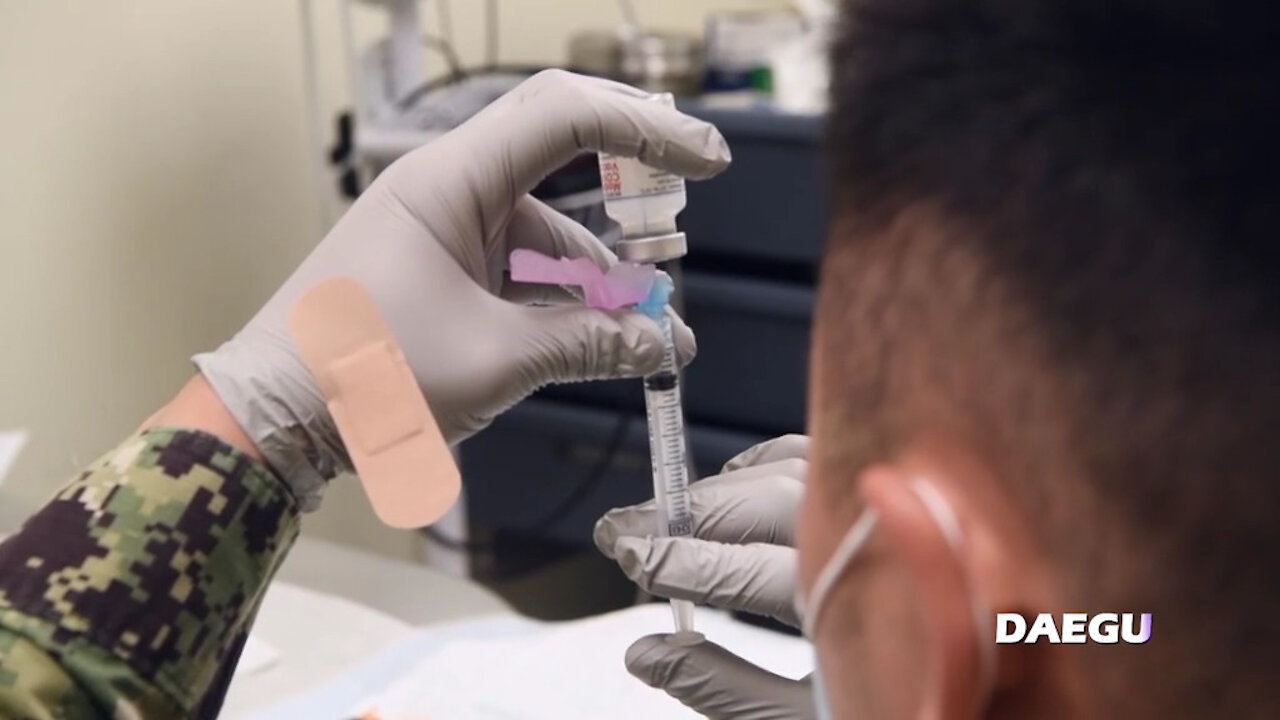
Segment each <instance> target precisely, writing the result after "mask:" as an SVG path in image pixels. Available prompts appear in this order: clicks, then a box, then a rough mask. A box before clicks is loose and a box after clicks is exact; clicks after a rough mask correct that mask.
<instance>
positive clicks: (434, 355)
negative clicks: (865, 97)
mask: <svg viewBox="0 0 1280 720" xmlns="http://www.w3.org/2000/svg"><path fill="white" fill-rule="evenodd" d="M647 97H648V95H647V94H646V93H644V92H642V91H640V90H637V89H635V88H632V87H629V86H626V85H622V84H619V83H614V82H609V81H605V80H599V79H595V78H587V77H583V76H578V75H573V74H571V73H567V72H563V71H546V72H542V73H539V74H538V75H536V76H534V77H533V78H530V79H529V80H527V81H525V82H524V83H522V84H521V85H520V86H519V87H517V88H516V89H515V90H513V91H511V92H510V93H508V94H507V95H505V96H503V97H501V98H499V99H498V100H497V101H495V102H494V103H492V104H491V105H489V106H488V107H486V108H485V109H484V110H483V111H481V112H480V113H478V114H477V115H476V116H475V117H473V118H471V119H470V120H468V121H467V122H466V123H464V124H463V125H461V126H459V127H458V128H457V129H455V130H453V131H452V132H450V133H448V134H446V135H444V136H443V137H441V138H440V139H438V140H436V141H434V142H432V143H430V144H428V145H425V146H423V147H421V148H419V149H417V150H415V151H414V152H412V153H410V154H408V155H406V156H405V157H403V158H401V159H400V160H398V161H397V162H395V163H394V164H393V165H392V166H391V167H389V168H387V169H386V170H385V171H384V172H383V173H382V174H381V175H380V176H379V177H378V178H377V180H376V181H375V182H374V183H373V184H372V185H371V186H370V187H369V189H368V190H367V191H366V192H365V193H364V194H362V195H361V196H360V197H359V199H357V200H356V202H355V204H354V205H353V206H352V207H351V209H350V210H349V211H348V212H347V213H346V214H345V215H344V216H343V217H342V219H341V220H340V221H339V222H338V223H337V225H336V226H335V227H334V228H333V230H332V231H331V232H330V233H329V234H328V236H327V237H325V238H324V240H323V241H322V242H321V243H320V245H319V246H318V247H317V248H316V249H315V251H314V252H312V253H311V255H310V257H308V258H307V259H306V260H305V261H304V262H303V263H302V265H301V266H300V267H299V268H298V269H297V271H295V272H294V274H293V275H292V277H290V278H289V279H288V280H287V281H286V282H285V283H284V285H283V286H282V287H281V288H280V290H279V291H278V292H276V294H275V296H274V297H272V298H271V300H270V301H268V302H267V304H266V306H265V307H263V308H262V310H261V311H260V312H259V313H258V314H257V315H256V316H255V317H254V318H253V319H252V320H251V321H250V322H249V324H248V325H247V326H246V327H245V328H244V329H243V330H242V331H240V333H238V334H237V335H236V336H235V338H234V339H232V340H231V341H230V342H227V343H225V344H224V345H222V346H221V347H220V348H218V349H217V350H216V351H214V352H212V353H206V354H202V355H198V356H196V358H195V362H196V364H197V366H198V367H199V369H200V371H201V372H202V373H203V374H204V376H205V377H206V378H207V380H208V381H209V383H210V385H211V386H212V387H213V389H214V391H215V392H216V393H217V395H218V396H219V398H220V399H221V400H222V401H223V403H224V404H225V405H226V406H227V408H228V409H229V410H230V412H231V414H232V415H233V416H234V417H235V418H236V420H237V422H238V423H239V424H240V425H241V427H243V428H244V430H245V431H246V433H247V434H248V435H249V437H250V439H251V440H253V441H254V442H255V443H256V444H257V446H258V448H259V449H260V450H261V451H262V452H263V454H264V455H265V457H266V458H267V461H268V462H269V463H270V464H271V465H272V467H273V468H274V469H275V470H276V471H277V472H278V473H279V474H280V475H282V476H283V477H284V478H285V480H286V481H287V482H288V483H289V484H290V485H291V486H292V487H293V489H294V493H295V495H297V497H298V499H299V501H300V503H301V504H302V506H303V508H304V509H314V508H315V507H316V506H318V504H319V500H320V493H321V491H322V489H323V487H324V484H325V482H326V481H327V480H329V479H330V478H332V477H334V476H335V475H336V474H338V473H339V472H341V471H344V470H349V469H350V460H349V458H348V456H347V454H346V452H345V450H344V449H343V447H342V443H341V440H340V438H339V436H338V434H337V431H336V430H335V428H334V424H333V421H332V419H331V418H330V417H329V413H328V410H327V408H326V406H325V402H324V399H323V398H322V396H321V394H320V392H319V390H318V389H317V386H316V384H315V381H314V379H313V378H312V376H311V373H310V372H309V371H308V370H307V368H306V366H305V365H304V364H303V363H302V361H301V360H300V358H299V357H298V354H297V351H296V349H295V348H294V345H293V342H292V340H291V337H290V334H289V331H288V325H287V321H288V316H289V313H290V310H291V308H292V306H293V304H294V302H295V301H296V300H297V298H298V297H299V296H300V295H301V294H302V293H303V292H305V291H306V290H307V289H309V288H310V287H311V286H313V285H314V284H315V283H317V282H318V281H320V280H323V279H326V278H329V277H333V276H338V275H345V276H348V277H351V278H354V279H355V280H356V281H357V282H359V283H360V284H361V285H362V286H363V287H364V289H365V290H366V291H367V292H368V293H369V294H370V295H371V296H372V297H373V299H374V302H375V303H376V304H377V306H378V308H379V309H380V310H381V311H382V314H383V316H384V317H385V318H386V320H387V323H388V324H389V325H390V327H391V330H392V332H393V333H394V334H395V336H396V339H397V340H398V341H399V343H400V345H401V347H402V349H403V350H404V354H405V356H406V358H407V360H408V363H409V365H410V366H411V368H412V370H413V373H414V375H415V377H416V378H417V381H418V384H419V386H420V387H421V389H422V392H423V393H424V394H425V396H426V399H427V402H428V404H429V405H430V407H431V411H432V413H433V414H434V415H435V419H436V422H437V423H438V424H439V426H440V429H441V430H442V431H443V433H444V435H445V438H446V439H447V440H448V441H449V442H450V443H451V444H452V443H457V442H458V441H460V440H462V439H464V438H466V437H468V436H470V435H471V434H473V433H475V432H476V431H478V430H480V429H481V428H484V427H485V426H486V425H488V424H489V423H490V422H491V421H492V420H493V418H494V417H495V416H496V415H498V414H499V413H501V412H502V411H504V410H506V409H507V408H509V407H511V406H512V405H514V404H515V403H517V402H518V401H520V400H521V399H522V398H524V397H526V396H527V395H529V394H530V393H532V392H533V391H534V390H536V389H538V388H539V387H540V386H542V385H545V384H548V383H553V382H566V381H579V380H590V379H598V378H616V377H630V376H640V375H643V374H644V373H647V372H651V371H653V370H655V369H656V368H657V367H658V365H659V364H660V362H661V359H662V338H661V335H660V333H659V330H658V328H657V325H656V324H655V323H653V322H652V321H651V320H649V319H648V318H646V317H645V316H643V315H641V314H640V313H636V312H630V311H616V312H603V311H598V310H591V309H587V308H584V307H581V306H571V305H562V306H557V307H534V306H529V305H525V304H522V303H526V302H531V301H546V300H562V299H565V298H567V297H568V295H567V294H566V293H564V292H562V291H560V290H559V289H557V288H554V287H553V288H537V287H529V286H527V285H520V284H512V283H510V282H509V281H504V279H503V272H504V270H505V268H506V263H507V257H508V256H509V255H510V252H511V250H512V249H513V248H530V249H533V250H537V251H539V252H542V253H545V254H548V255H554V256H571V257H587V258H590V259H592V260H593V261H595V262H597V263H598V264H600V265H601V267H607V266H609V265H610V264H612V263H613V262H614V261H615V258H614V256H613V255H612V253H610V252H609V251H608V250H607V249H606V248H605V247H604V246H603V245H601V244H600V243H599V242H598V241H597V239H596V238H595V237H594V236H593V235H591V233H589V232H587V230H586V229H584V228H583V227H582V226H580V225H578V224H577V223H574V222H572V221H570V220H568V219H567V218H565V217H563V216H561V215H559V214H558V213H556V212H555V211H553V210H551V209H549V208H548V207H546V206H545V205H543V204H542V203H540V202H538V201H537V200H535V199H533V198H532V197H530V196H529V195H528V192H529V191H530V190H531V189H532V188H533V187H534V186H535V185H536V184H537V183H538V182H539V181H540V180H541V179H542V178H543V177H545V176H546V175H547V174H549V173H550V172H552V171H554V170H555V169H557V168H559V167H560V166H562V165H564V164H565V163H566V162H568V161H569V160H571V159H572V158H573V157H574V156H576V155H577V154H579V153H582V152H585V151H596V150H605V151H608V152H611V153H618V154H622V155H628V156H638V157H640V158H641V159H642V160H644V161H645V162H646V163H648V164H650V165H653V166H656V167H660V168H664V169H667V170H670V171H672V172H675V173H678V174H681V175H684V176H688V177H693V178H704V177H709V176H711V175H714V174H716V173H717V172H719V171H720V170H723V169H724V168H725V167H726V166H727V165H728V163H729V151H728V148H727V146H726V144H725V141H724V138H723V137H722V136H721V135H720V133H719V132H718V131H716V129H715V128H714V127H712V126H711V125H709V124H707V123H705V122H702V121H700V120H696V119H694V118H692V117H689V116H687V115H684V114H682V113H680V112H678V111H676V110H675V109H673V108H670V107H667V106H665V105H664V104H662V103H657V102H652V101H649V100H647V99H646V98H647ZM673 325H674V328H673V332H674V334H675V341H676V345H677V348H678V351H679V353H680V355H681V356H682V357H683V358H684V359H686V360H687V359H688V358H690V357H692V355H693V352H694V342H693V335H692V334H691V333H690V332H689V330H688V328H687V327H685V326H684V325H683V323H679V322H675V323H673Z"/></svg>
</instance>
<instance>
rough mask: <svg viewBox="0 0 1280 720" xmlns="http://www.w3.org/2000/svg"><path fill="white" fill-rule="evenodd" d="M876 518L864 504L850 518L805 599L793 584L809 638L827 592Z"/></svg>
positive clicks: (805, 634)
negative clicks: (854, 519) (842, 535)
mask: <svg viewBox="0 0 1280 720" xmlns="http://www.w3.org/2000/svg"><path fill="white" fill-rule="evenodd" d="M878 518H879V515H878V513H876V510H875V508H867V509H866V510H863V511H862V514H861V515H859V516H858V519H857V520H856V521H854V523H853V526H852V527H850V528H849V531H848V532H847V533H845V536H844V539H842V540H841V541H840V544H839V545H838V546H836V551H835V552H834V553H832V555H831V557H830V558H829V559H828V560H827V563H826V565H823V566H822V570H821V571H820V572H819V573H818V578H817V579H816V580H815V581H814V583H813V592H812V593H811V594H810V595H809V597H808V599H807V600H806V598H805V597H804V590H803V589H801V588H800V587H799V586H797V588H796V591H797V592H796V607H798V608H800V610H801V613H800V618H801V620H800V625H801V630H802V631H803V632H804V636H805V637H807V638H809V640H811V641H812V640H813V639H814V635H813V631H814V628H816V627H817V626H818V617H819V615H820V614H821V611H822V606H823V602H824V601H825V600H826V598H827V594H828V593H830V592H831V588H832V587H833V586H834V585H835V584H836V582H837V581H838V580H839V579H840V578H841V577H842V576H843V575H844V573H845V571H846V570H848V568H849V565H850V564H851V561H852V560H853V557H854V556H855V555H857V554H858V551H859V550H861V549H862V546H863V545H865V544H866V542H867V539H868V538H870V537H871V531H872V530H874V529H875V527H876V520H877V519H878Z"/></svg>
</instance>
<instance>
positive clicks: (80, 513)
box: [0, 429, 298, 720]
mask: <svg viewBox="0 0 1280 720" xmlns="http://www.w3.org/2000/svg"><path fill="white" fill-rule="evenodd" d="M297 533H298V511H297V507H296V505H295V503H294V500H293V497H292V496H291V495H290V494H289V491H288V490H287V489H286V488H285V485H284V484H283V483H281V482H280V481H279V480H277V479H276V477H275V476H274V475H272V474H271V472H270V471H269V470H267V468H266V467H265V466H263V465H261V464H259V463H257V462H255V461H254V460H252V459H251V458H249V457H248V456H246V455H245V454H243V453H241V452H240V451H238V450H236V449H234V448H232V447H230V446H228V445H226V444H225V443H223V442H222V441H221V440H218V439H217V438H215V437H213V436H212V435H207V434H204V433H200V432H194V431H188V430H180V429H159V430H151V431H148V432H145V433H142V434H139V435H136V436H134V437H132V438H130V439H129V440H127V441H125V442H124V443H123V444H121V445H120V446H119V447H118V448H116V449H115V450H113V451H111V452H109V453H107V454H106V455H105V456H103V457H102V458H101V459H100V460H98V461H97V462H95V463H94V464H93V465H91V466H90V467H89V469H87V470H85V471H84V472H83V473H81V474H80V476H79V477H77V478H76V479H75V480H74V481H72V482H71V484H69V485H68V486H67V487H66V488H65V489H63V490H62V491H61V492H59V493H58V495H57V496H56V497H54V499H53V500H52V501H50V502H49V504H48V505H46V506H45V507H44V508H43V509H41V510H40V512H38V513H37V514H36V515H34V516H32V517H31V518H30V519H29V520H28V521H27V523H26V525H24V526H23V528H22V530H21V531H20V532H19V533H18V534H17V535H14V536H13V537H11V538H9V539H8V540H6V541H5V542H4V543H3V544H0V718H3V719H4V720H28V719H30V720H36V719H39V720H46V719H50V720H53V719H57V720H81V719H84V718H93V719H94V720H97V719H99V718H111V719H112V720H116V719H119V720H124V719H126V718H130V719H132V718H165V719H168V718H193V717H194V718H213V717H215V716H216V715H217V714H218V709H219V708H220V706H221V704H222V699H223V696H224V695H225V693H226V689H227V684H228V682H229V681H230V679H231V674H232V672H233V670H234V669H235V664H236V662H237V660H238V659H239V657H240V651H241V648H242V647H243V645H244V639H245V636H246V633H247V631H248V628H249V626H250V624H251V623H252V620H253V617H254V615H255V614H256V612H257V609H258V606H259V603H260V601H261V600H262V595H263V592H264V591H265V589H266V586H267V582H268V581H269V580H270V578H271V576H272V574H273V573H274V572H275V570H276V568H277V566H278V565H279V564H280V562H281V560H283V558H284V556H285V553H286V552H287V551H288V548H289V547H290V545H291V544H292V543H293V541H294V539H295V538H296V537H297Z"/></svg>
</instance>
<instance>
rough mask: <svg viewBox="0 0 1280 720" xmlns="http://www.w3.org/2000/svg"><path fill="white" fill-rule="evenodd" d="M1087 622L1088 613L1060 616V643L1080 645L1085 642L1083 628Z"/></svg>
mask: <svg viewBox="0 0 1280 720" xmlns="http://www.w3.org/2000/svg"><path fill="white" fill-rule="evenodd" d="M1088 621H1089V614H1088V613H1063V614H1062V642H1064V643H1072V644H1082V643H1084V641H1085V639H1086V638H1085V634H1084V626H1085V623H1087V622H1088Z"/></svg>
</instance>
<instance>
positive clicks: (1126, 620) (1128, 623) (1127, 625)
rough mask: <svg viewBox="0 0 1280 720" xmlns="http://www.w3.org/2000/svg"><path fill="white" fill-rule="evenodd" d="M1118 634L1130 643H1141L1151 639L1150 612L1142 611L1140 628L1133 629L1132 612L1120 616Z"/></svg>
mask: <svg viewBox="0 0 1280 720" xmlns="http://www.w3.org/2000/svg"><path fill="white" fill-rule="evenodd" d="M1120 635H1121V637H1123V638H1124V641H1125V642H1127V643H1129V644H1131V645H1141V644H1143V643H1145V642H1146V641H1148V640H1150V639H1151V613H1142V629H1141V630H1140V631H1138V632H1136V633H1135V632H1134V631H1133V613H1125V614H1124V615H1123V616H1121V623H1120Z"/></svg>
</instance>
